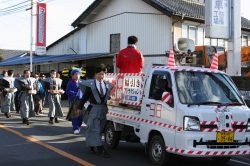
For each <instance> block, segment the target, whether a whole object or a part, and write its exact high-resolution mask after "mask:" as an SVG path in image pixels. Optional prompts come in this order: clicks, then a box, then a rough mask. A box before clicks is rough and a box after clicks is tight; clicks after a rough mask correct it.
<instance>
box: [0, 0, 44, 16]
mask: <svg viewBox="0 0 250 166" xmlns="http://www.w3.org/2000/svg"><path fill="white" fill-rule="evenodd" d="M39 1H41V0H39ZM39 1H36V2H33V3H32V5H34V4H35V3H37V2H39ZM29 6H31V3H28V4H25V5H22V6H18V7H15V8H12V9H8V10H4V11H1V10H0V12H1V13H9V12H12V11H17V10H20V9H24V8H27V7H29Z"/></svg>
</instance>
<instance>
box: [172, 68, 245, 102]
mask: <svg viewBox="0 0 250 166" xmlns="http://www.w3.org/2000/svg"><path fill="white" fill-rule="evenodd" d="M175 80H176V86H177V91H178V96H179V99H180V102H181V103H182V104H192V105H193V104H196V103H205V102H206V103H209V102H210V103H211V105H212V104H214V103H221V104H223V103H230V102H233V103H238V104H239V105H245V104H244V101H243V99H242V98H241V95H240V94H239V92H238V90H237V88H236V87H235V85H234V83H233V82H232V81H231V78H230V77H229V76H228V75H226V74H218V73H206V72H190V71H185V72H182V71H178V72H175ZM201 105H202V104H201Z"/></svg>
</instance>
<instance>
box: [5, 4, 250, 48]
mask: <svg viewBox="0 0 250 166" xmlns="http://www.w3.org/2000/svg"><path fill="white" fill-rule="evenodd" d="M26 1H27V0H0V49H12V50H30V36H31V35H30V32H31V30H30V27H31V25H30V24H31V21H30V20H31V19H30V17H31V16H30V15H31V11H30V10H28V11H25V9H22V11H21V12H18V13H14V14H6V12H5V14H6V15H3V14H2V13H3V12H2V13H1V9H4V8H7V7H10V6H13V5H16V4H18V3H22V2H26ZM33 1H35V2H36V1H38V0H33ZM40 1H41V0H40ZM93 1H94V0H43V3H47V35H46V38H47V40H46V45H47V46H48V45H50V44H51V43H53V42H55V41H56V40H58V39H59V38H61V37H62V36H64V35H65V34H67V33H69V32H70V31H72V30H73V27H72V26H71V23H72V22H73V21H74V20H75V19H76V18H77V17H78V16H79V15H80V14H81V13H82V12H83V11H84V10H85V9H86V8H87V7H88V6H89V5H90V4H91V3H92V2H93ZM237 1H240V0H237ZM24 4H27V2H26V3H24ZM249 6H250V0H241V14H242V16H243V17H245V18H247V19H249V20H250V10H249ZM27 8H29V7H27ZM5 10H8V9H5ZM20 10H21V9H20ZM2 11H3V10H2ZM33 13H34V14H35V13H36V8H34V10H33ZM35 21H36V17H35V16H34V17H33V44H34V43H35V40H36V38H35V28H36V22H35ZM34 50H35V46H34V45H33V51H34Z"/></svg>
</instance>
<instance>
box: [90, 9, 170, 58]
mask: <svg viewBox="0 0 250 166" xmlns="http://www.w3.org/2000/svg"><path fill="white" fill-rule="evenodd" d="M171 24H172V22H171V18H169V17H167V16H166V15H162V14H136V13H124V14H121V15H117V16H114V17H110V18H108V19H104V20H101V21H98V22H94V23H92V24H89V25H87V53H105V52H109V51H110V34H117V33H120V35H121V38H120V40H121V43H120V46H121V48H120V49H123V48H124V47H126V46H127V38H128V36H130V35H135V36H137V37H138V39H139V43H138V49H139V50H141V52H142V53H143V54H145V55H149V54H165V51H168V50H169V48H170V43H171Z"/></svg>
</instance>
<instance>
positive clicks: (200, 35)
mask: <svg viewBox="0 0 250 166" xmlns="http://www.w3.org/2000/svg"><path fill="white" fill-rule="evenodd" d="M203 31H204V28H198V38H197V39H198V41H197V45H203V43H204V35H203V34H204V32H203Z"/></svg>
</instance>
